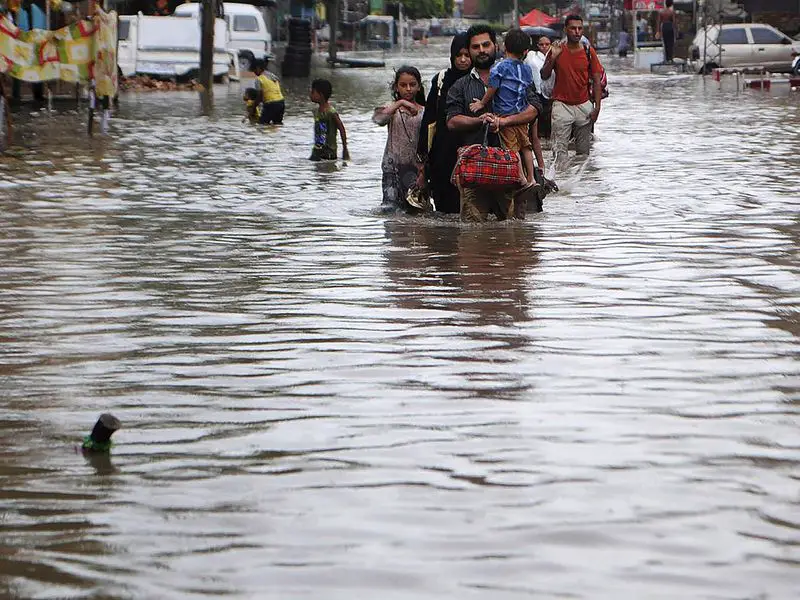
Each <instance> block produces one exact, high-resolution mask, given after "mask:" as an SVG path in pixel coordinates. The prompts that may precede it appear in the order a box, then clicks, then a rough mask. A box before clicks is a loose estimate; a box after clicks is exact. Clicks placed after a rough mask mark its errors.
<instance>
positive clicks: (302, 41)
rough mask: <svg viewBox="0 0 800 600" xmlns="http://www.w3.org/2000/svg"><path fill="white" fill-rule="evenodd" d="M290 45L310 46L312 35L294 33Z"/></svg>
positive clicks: (290, 37) (290, 38)
mask: <svg viewBox="0 0 800 600" xmlns="http://www.w3.org/2000/svg"><path fill="white" fill-rule="evenodd" d="M289 45H290V46H310V45H311V36H310V35H292V36H289Z"/></svg>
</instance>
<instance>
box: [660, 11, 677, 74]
mask: <svg viewBox="0 0 800 600" xmlns="http://www.w3.org/2000/svg"><path fill="white" fill-rule="evenodd" d="M664 4H665V6H664V8H662V9H661V10H660V11H658V29H659V35H660V36H661V43H662V44H664V62H666V63H671V62H672V59H673V58H674V57H675V38H676V34H677V32H678V30H677V29H676V27H675V9H674V8H672V5H673V0H666V2H665V3H664Z"/></svg>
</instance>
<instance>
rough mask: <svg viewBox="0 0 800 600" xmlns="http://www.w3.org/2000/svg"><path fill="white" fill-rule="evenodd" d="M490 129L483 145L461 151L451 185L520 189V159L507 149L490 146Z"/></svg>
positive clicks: (464, 147) (487, 127) (466, 147)
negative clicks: (488, 142)
mask: <svg viewBox="0 0 800 600" xmlns="http://www.w3.org/2000/svg"><path fill="white" fill-rule="evenodd" d="M488 137H489V126H488V125H486V128H485V129H484V132H483V143H482V144H472V145H470V146H462V147H461V148H459V149H458V158H457V159H456V166H455V168H454V169H453V174H452V175H451V177H450V181H451V182H452V184H453V185H458V182H459V180H460V181H461V185H463V186H464V187H493V188H509V187H517V186H519V182H520V179H522V177H521V173H520V166H519V156H518V155H517V153H516V152H510V151H508V150H506V149H505V148H496V147H494V146H489V145H487V140H488Z"/></svg>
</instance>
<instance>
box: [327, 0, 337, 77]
mask: <svg viewBox="0 0 800 600" xmlns="http://www.w3.org/2000/svg"><path fill="white" fill-rule="evenodd" d="M327 16H328V28H329V29H330V36H329V38H328V60H329V61H331V62H335V61H336V50H337V48H336V32H337V31H338V30H339V0H328V15H327Z"/></svg>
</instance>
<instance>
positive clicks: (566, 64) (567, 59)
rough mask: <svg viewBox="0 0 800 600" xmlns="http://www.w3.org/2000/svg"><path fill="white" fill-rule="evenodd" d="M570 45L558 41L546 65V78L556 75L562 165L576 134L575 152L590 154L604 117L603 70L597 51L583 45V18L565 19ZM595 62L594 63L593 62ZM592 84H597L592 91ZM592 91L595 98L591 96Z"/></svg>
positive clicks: (555, 129) (555, 124)
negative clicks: (600, 118) (594, 134)
mask: <svg viewBox="0 0 800 600" xmlns="http://www.w3.org/2000/svg"><path fill="white" fill-rule="evenodd" d="M564 31H566V33H567V42H566V44H565V43H564V42H554V43H553V45H552V46H551V48H550V52H549V53H548V54H547V58H546V59H545V61H544V65H543V66H542V70H541V75H542V79H547V78H548V77H550V74H551V73H552V72H553V71H555V72H556V85H555V87H554V88H553V93H552V99H553V109H552V117H551V120H552V132H551V138H552V140H553V152H554V154H555V159H556V161H557V162H558V160H559V158H561V159H562V160H563V159H564V158H566V156H567V145H568V144H569V140H570V137H571V136H572V135H573V134H574V135H575V150H576V152H577V153H578V154H589V144H590V141H591V138H592V124H593V123H594V122H595V121H597V117H598V115H599V114H600V102H601V101H602V94H603V90H602V87H601V83H600V82H601V77H602V74H603V67H602V65H601V64H600V61H599V60H598V59H597V53H596V52H595V51H594V48H592V47H590V46H588V45H584V44H583V43H582V42H581V38H582V37H583V19H581V17H579V16H578V15H568V16H567V18H566V19H565V20H564ZM590 61H591V63H590ZM590 81H591V82H592V83H593V85H592V86H591V88H590ZM590 89H591V90H592V95H593V96H594V98H593V99H592V98H590V97H589V90H590Z"/></svg>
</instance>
